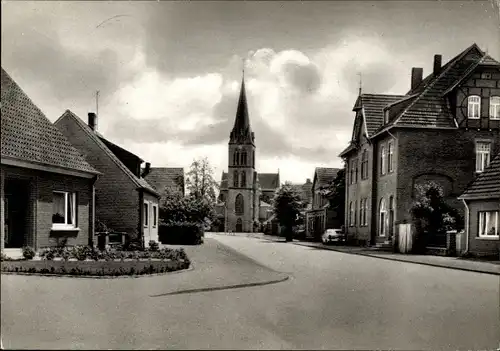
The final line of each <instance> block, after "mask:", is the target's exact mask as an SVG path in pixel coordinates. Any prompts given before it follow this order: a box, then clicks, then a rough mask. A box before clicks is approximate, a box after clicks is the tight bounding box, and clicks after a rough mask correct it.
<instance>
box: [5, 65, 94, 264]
mask: <svg viewBox="0 0 500 351" xmlns="http://www.w3.org/2000/svg"><path fill="white" fill-rule="evenodd" d="M1 90H2V94H1V130H2V134H1V144H2V145H1V146H2V147H1V150H2V154H1V165H0V171H1V184H0V191H1V196H0V198H1V206H0V214H1V221H0V228H1V234H0V237H1V249H2V251H3V252H4V253H5V254H6V255H8V256H16V257H19V256H20V255H21V248H22V247H23V246H31V247H32V248H34V249H35V250H38V249H40V248H43V247H49V246H56V245H58V244H62V242H63V241H67V242H66V243H67V245H69V246H73V245H89V244H90V245H91V244H93V235H94V208H93V203H94V202H93V198H94V183H95V182H96V180H97V177H98V175H99V174H100V173H99V172H98V171H97V170H96V169H95V168H94V167H92V166H91V165H90V164H89V163H88V162H87V161H86V160H85V159H84V158H83V157H82V155H81V154H80V152H79V151H78V150H77V149H75V148H74V147H73V146H72V145H71V143H70V142H69V141H68V140H67V139H66V138H65V137H64V135H63V134H62V133H61V132H60V131H59V130H58V129H57V128H56V127H55V126H54V125H53V124H52V123H51V122H50V121H49V120H48V118H47V117H46V116H45V115H44V114H43V112H42V111H41V110H40V109H39V108H38V107H37V106H35V104H34V103H33V101H31V99H30V98H29V97H28V96H27V95H26V93H25V92H24V91H23V90H22V89H21V88H20V87H19V86H18V85H17V83H16V82H15V81H14V80H13V79H12V78H11V77H10V76H9V75H8V74H7V73H6V72H5V71H4V69H3V68H2V77H1Z"/></svg>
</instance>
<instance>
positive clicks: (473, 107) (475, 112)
mask: <svg viewBox="0 0 500 351" xmlns="http://www.w3.org/2000/svg"><path fill="white" fill-rule="evenodd" d="M467 116H468V117H469V118H480V117H481V97H479V96H477V95H471V96H469V97H468V99H467Z"/></svg>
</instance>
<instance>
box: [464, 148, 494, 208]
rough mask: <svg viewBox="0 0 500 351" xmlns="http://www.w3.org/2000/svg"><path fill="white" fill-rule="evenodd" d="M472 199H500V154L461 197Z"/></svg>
mask: <svg viewBox="0 0 500 351" xmlns="http://www.w3.org/2000/svg"><path fill="white" fill-rule="evenodd" d="M460 198H463V199H471V198H500V153H498V154H497V155H496V157H495V158H494V159H493V160H492V161H491V163H490V165H489V167H488V168H486V169H485V170H484V171H483V172H482V173H481V174H480V175H479V176H478V177H477V178H476V179H475V180H474V182H473V183H472V184H471V185H470V186H469V187H468V188H467V189H466V190H465V192H464V193H463V194H462V196H460Z"/></svg>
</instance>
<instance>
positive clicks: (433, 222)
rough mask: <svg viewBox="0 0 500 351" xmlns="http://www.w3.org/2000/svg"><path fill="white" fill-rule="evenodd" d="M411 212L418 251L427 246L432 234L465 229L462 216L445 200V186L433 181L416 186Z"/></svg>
mask: <svg viewBox="0 0 500 351" xmlns="http://www.w3.org/2000/svg"><path fill="white" fill-rule="evenodd" d="M410 212H411V214H412V217H413V222H414V224H415V228H416V230H417V238H416V243H415V244H416V250H417V251H421V250H422V249H424V248H425V246H426V245H427V242H428V239H429V236H430V235H433V236H434V237H435V238H436V237H444V235H445V234H446V232H447V231H449V230H460V229H463V225H464V221H463V218H462V216H461V215H460V213H459V212H458V211H457V210H456V209H455V208H453V207H451V206H450V205H448V204H447V203H446V202H445V200H444V192H443V188H442V187H441V185H439V184H438V183H435V182H433V181H429V182H426V183H424V184H417V185H416V186H415V201H414V202H413V204H412V207H411V209H410Z"/></svg>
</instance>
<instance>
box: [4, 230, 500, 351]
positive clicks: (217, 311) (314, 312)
mask: <svg viewBox="0 0 500 351" xmlns="http://www.w3.org/2000/svg"><path fill="white" fill-rule="evenodd" d="M209 237H210V235H209ZM214 237H215V240H216V241H217V242H220V243H223V244H224V245H227V246H229V247H231V248H233V249H234V250H236V251H238V252H240V253H243V254H245V255H247V256H248V257H250V258H252V259H254V260H255V261H257V262H259V263H261V264H264V265H266V266H269V267H270V268H272V269H274V270H276V271H280V272H287V273H290V276H291V279H289V280H287V281H285V282H282V283H277V284H272V285H265V286H255V287H246V288H237V289H228V290H216V291H206V292H197V293H185V294H178V295H168V294H160V292H168V291H175V290H176V289H177V288H176V285H178V284H181V285H182V282H183V281H184V284H185V285H186V283H185V281H187V280H189V279H191V278H189V277H196V275H195V273H190V272H185V273H180V274H177V275H170V276H160V277H148V278H138V279H121V280H83V279H79V280H75V279H65V278H59V279H57V278H44V277H22V276H2V287H1V288H2V311H1V318H2V319H1V322H2V336H3V346H4V347H5V348H9V347H13V348H51V349H54V348H70V349H83V348H86V349H96V348H104V349H131V348H132V349H156V348H162V349H283V348H285V349H344V350H345V349H358V350H359V349H405V350H416V349H418V350H469V349H472V350H480V349H489V350H493V349H496V348H497V347H498V346H499V341H500V315H499V310H500V307H499V305H500V303H499V289H500V279H499V277H496V276H492V275H486V274H479V273H471V272H462V271H455V270H450V269H445V268H435V267H428V266H422V265H416V264H411V263H402V262H393V261H387V260H381V259H377V258H371V257H363V256H357V255H349V254H344V253H339V252H334V251H327V250H320V249H314V248H308V247H303V246H298V245H293V244H287V243H274V242H270V241H266V240H260V239H255V238H246V237H238V236H222V235H221V236H218V235H216V236H214ZM213 241H214V240H210V238H209V239H207V242H206V244H205V245H207V244H208V245H207V246H206V247H205V249H200V248H198V249H195V250H198V252H192V253H190V252H188V254H191V255H192V257H193V259H194V260H195V262H196V255H203V252H202V251H203V250H204V251H210V250H211V251H210V252H211V253H214V252H215V253H217V254H218V253H220V252H225V253H224V254H225V255H226V259H223V260H222V262H223V263H220V264H218V265H217V264H207V266H209V267H210V268H207V267H205V268H204V270H205V271H204V274H213V275H214V276H218V277H219V283H224V282H226V281H227V282H229V281H231V282H235V281H236V278H237V276H240V275H241V269H240V266H242V267H243V266H245V267H246V268H245V272H247V273H245V274H246V275H248V274H250V273H248V272H251V270H250V269H251V268H250V266H251V261H249V260H248V259H246V258H245V257H243V256H238V255H233V256H231V259H227V256H228V255H230V252H231V251H230V250H229V251H224V250H222V251H221V250H219V249H214V247H215V248H217V247H218V246H217V245H213V244H211V243H213ZM214 250H215V251H214ZM228 252H229V253H228ZM213 257H214V258H215V257H216V255H215V254H214V256H213ZM202 261H203V260H201V261H199V264H201V262H202ZM217 262H221V260H217ZM199 264H198V265H197V268H196V269H195V270H194V271H193V272H196V271H197V270H199V268H201V267H199ZM257 267H260V266H259V265H257V264H255V268H253V269H255V270H256V271H260V272H261V273H259V274H262V276H261V278H260V279H261V280H262V279H264V275H263V274H264V273H263V272H262V271H261V268H262V267H260V268H257ZM219 273H220V274H219ZM189 274H192V275H191V276H189ZM197 274H198V273H197ZM269 274H271V273H269ZM183 275H184V278H182V277H183ZM174 276H175V278H173V277H174ZM226 278H227V279H226ZM271 278H272V277H271V276H269V279H271ZM205 284H206V281H202V282H201V283H200V285H205ZM187 285H189V286H191V285H193V283H189V284H187Z"/></svg>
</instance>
